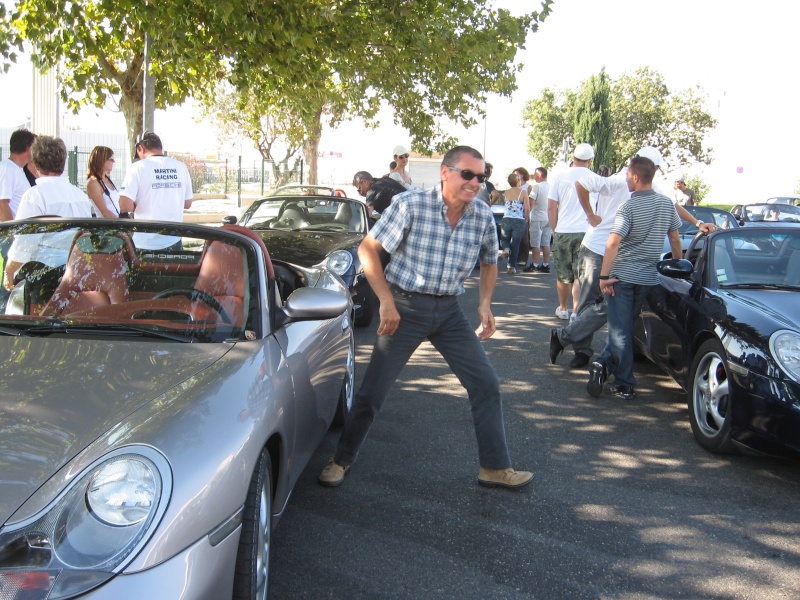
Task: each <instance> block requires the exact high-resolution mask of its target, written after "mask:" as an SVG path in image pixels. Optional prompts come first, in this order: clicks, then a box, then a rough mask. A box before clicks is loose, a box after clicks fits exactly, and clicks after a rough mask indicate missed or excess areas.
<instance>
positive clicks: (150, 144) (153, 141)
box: [136, 131, 164, 150]
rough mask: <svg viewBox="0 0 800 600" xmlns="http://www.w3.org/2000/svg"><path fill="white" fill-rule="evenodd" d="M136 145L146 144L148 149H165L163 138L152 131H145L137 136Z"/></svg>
mask: <svg viewBox="0 0 800 600" xmlns="http://www.w3.org/2000/svg"><path fill="white" fill-rule="evenodd" d="M136 145H137V146H144V147H145V148H147V149H148V150H163V149H164V146H162V145H161V138H160V137H158V136H157V135H156V134H155V133H153V132H152V131H143V132H142V133H140V134H139V135H138V136H137V137H136Z"/></svg>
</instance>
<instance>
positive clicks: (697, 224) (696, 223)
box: [694, 219, 705, 227]
mask: <svg viewBox="0 0 800 600" xmlns="http://www.w3.org/2000/svg"><path fill="white" fill-rule="evenodd" d="M703 223H705V221H702V220H700V219H697V221H695V223H694V226H695V227H700V225H702V224H703Z"/></svg>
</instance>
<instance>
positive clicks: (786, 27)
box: [0, 0, 800, 204]
mask: <svg viewBox="0 0 800 600" xmlns="http://www.w3.org/2000/svg"><path fill="white" fill-rule="evenodd" d="M498 4H501V5H505V6H506V7H507V8H509V9H510V10H512V11H514V10H520V8H521V7H524V8H528V7H530V6H533V5H534V3H533V2H530V1H529V0H500V1H499V2H498ZM797 23H800V3H798V2H786V1H785V0H782V1H780V2H779V1H778V0H762V1H761V2H759V3H754V2H747V3H746V2H744V1H741V0H727V1H726V0H670V1H669V2H661V3H652V2H651V3H646V2H641V1H636V0H606V1H602V0H555V2H554V4H553V8H552V13H551V14H550V15H549V16H548V17H547V19H546V20H545V21H544V22H543V23H542V24H541V26H540V28H539V31H537V32H536V33H533V34H530V35H529V37H528V41H527V44H526V47H525V48H524V49H521V50H520V51H519V53H518V55H517V60H518V62H520V63H522V64H523V65H524V69H523V71H522V73H521V75H520V77H519V80H518V86H519V89H518V90H517V91H516V92H515V93H514V94H513V96H512V97H511V98H501V97H492V98H490V99H489V101H488V103H487V117H486V120H485V122H484V121H483V120H481V122H480V123H479V124H478V125H477V126H475V127H473V128H471V129H469V130H465V129H463V128H461V127H456V126H453V127H450V128H449V129H450V130H451V131H452V133H453V134H454V135H456V137H457V138H458V140H459V142H460V143H464V144H468V145H471V146H474V147H475V148H477V149H478V150H480V151H481V152H483V153H484V154H485V156H486V158H487V160H489V161H491V162H492V163H493V164H494V165H495V173H494V174H495V177H494V178H495V179H496V180H498V182H501V183H505V181H504V179H505V175H506V174H507V173H508V172H509V171H511V170H513V169H514V168H516V167H518V166H525V167H526V168H528V169H529V170H532V169H533V168H534V167H536V166H538V161H536V159H535V158H534V157H531V156H530V155H529V154H528V152H527V150H526V137H527V130H526V129H525V127H524V125H523V123H522V117H521V114H522V110H523V107H524V105H525V103H526V102H527V101H529V100H532V99H534V98H536V97H537V96H538V95H539V94H540V93H541V91H542V89H544V88H546V87H550V88H561V89H563V88H576V87H577V86H578V85H579V84H580V83H581V82H582V81H584V80H585V79H587V78H588V77H589V76H591V75H592V74H594V73H597V72H599V71H600V69H601V68H603V67H605V69H606V72H607V73H608V74H609V76H610V77H612V78H616V77H618V76H620V75H622V74H623V73H627V72H631V71H634V70H635V69H637V68H640V67H645V66H646V67H649V68H651V69H654V70H656V71H659V72H660V73H661V74H662V75H663V76H664V78H665V81H666V83H667V85H668V87H669V88H670V90H671V91H673V92H675V91H678V90H681V89H686V88H690V87H695V86H698V85H699V86H700V87H702V88H703V90H704V91H705V93H706V95H707V99H708V100H707V102H708V103H707V110H708V112H709V113H710V114H711V115H712V116H713V117H714V118H716V119H717V120H718V125H717V128H716V129H715V130H714V131H713V132H712V134H711V135H710V136H709V139H708V142H709V145H710V146H711V147H712V148H713V157H714V160H713V161H712V163H711V164H710V165H697V166H694V167H692V168H688V169H686V168H674V169H673V170H672V171H671V172H668V173H667V174H666V175H665V176H664V179H665V180H667V182H668V183H670V184H671V182H672V181H674V179H676V178H677V177H679V176H686V175H699V176H700V177H702V178H703V180H704V181H705V182H706V183H707V184H708V185H709V186H710V193H709V196H708V201H709V202H719V203H729V204H738V203H748V202H758V201H762V200H763V199H766V198H768V197H770V196H774V195H779V194H786V193H792V192H793V191H794V190H795V188H796V187H797V186H798V184H800V166H798V165H797V163H795V162H793V161H787V160H785V159H783V157H789V156H791V153H792V152H794V151H795V148H796V147H798V146H800V119H798V118H797V117H796V110H795V107H796V104H797V100H796V98H797V96H798V88H800V83H796V82H795V81H794V76H795V73H796V69H794V68H793V66H792V65H794V63H795V62H796V56H797V54H798V50H797V49H796V46H797V44H796V41H795V39H796V35H797V34H796V27H797ZM30 80H31V75H30V65H29V64H25V62H24V61H22V62H21V63H20V64H19V65H16V66H14V67H12V69H11V70H10V71H9V73H8V74H5V75H0V89H2V91H3V93H2V94H0V126H6V127H11V126H16V125H19V124H20V123H23V122H24V121H25V119H26V118H27V117H28V116H29V115H30V113H31V108H30V104H31V91H30V90H31V85H32V84H31V81H30ZM12 90H13V93H9V92H10V91H12ZM198 118H199V111H197V110H196V109H193V108H192V107H190V106H185V107H179V108H172V109H169V111H167V112H163V111H158V112H157V113H156V117H155V130H156V132H158V133H159V134H160V135H161V137H162V139H163V140H164V145H165V147H166V148H167V149H168V150H171V151H175V152H180V151H187V150H192V149H193V150H195V151H197V150H198V149H200V152H201V153H205V154H213V153H215V152H216V151H217V144H216V136H215V132H214V130H213V129H212V128H211V127H210V126H209V125H208V124H206V123H203V122H198ZM380 118H381V126H380V127H379V128H378V129H376V130H368V129H365V128H364V126H363V124H362V123H361V122H351V123H346V124H344V125H342V126H341V127H339V128H338V129H337V130H335V131H325V132H324V133H323V137H322V140H321V143H320V150H322V151H325V152H336V153H340V154H341V156H342V158H331V159H325V160H324V161H321V162H322V165H321V171H322V170H323V169H325V171H326V173H327V174H328V176H329V177H334V178H336V180H337V181H338V182H341V183H344V182H346V181H348V180H349V179H350V178H351V177H352V173H354V172H355V171H358V170H362V169H363V170H367V171H370V172H372V173H373V174H383V173H384V172H386V170H388V163H389V161H390V160H391V158H392V157H391V154H392V148H394V146H395V145H397V144H405V145H408V142H409V136H408V134H407V133H406V132H405V131H404V130H403V129H402V128H400V127H399V126H397V125H396V124H394V122H393V114H392V112H391V111H390V110H388V109H387V110H384V111H383V112H382V113H381V117H380ZM66 122H67V123H68V124H75V125H79V126H80V127H81V128H82V129H86V130H91V129H93V128H103V129H113V130H118V131H120V132H124V119H123V118H122V116H121V114H119V113H113V112H112V111H110V110H106V111H101V112H99V113H98V111H96V110H93V109H92V110H87V111H84V112H83V113H82V114H81V115H80V116H78V117H76V116H71V115H70V116H68V117H66ZM241 150H242V152H243V153H244V154H251V153H252V152H253V151H252V149H251V148H248V147H247V143H245V144H243V145H242V147H241ZM782 159H783V160H782ZM546 166H547V165H546ZM411 175H412V177H413V170H412V173H411Z"/></svg>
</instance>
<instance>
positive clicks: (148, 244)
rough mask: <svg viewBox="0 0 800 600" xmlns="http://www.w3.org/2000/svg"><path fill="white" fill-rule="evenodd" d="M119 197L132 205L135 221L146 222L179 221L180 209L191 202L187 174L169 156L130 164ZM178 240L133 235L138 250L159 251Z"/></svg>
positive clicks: (150, 158)
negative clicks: (130, 201)
mask: <svg viewBox="0 0 800 600" xmlns="http://www.w3.org/2000/svg"><path fill="white" fill-rule="evenodd" d="M120 195H122V196H127V197H128V198H131V199H132V200H133V201H134V202H135V203H136V208H135V209H134V213H133V214H134V218H135V219H144V220H150V221H176V222H178V223H180V222H182V221H183V205H184V202H185V201H186V200H190V199H191V198H192V195H193V192H192V180H191V178H190V177H189V170H188V169H187V168H186V165H184V164H183V163H182V162H180V161H179V160H175V159H174V158H171V157H169V156H164V155H155V156H148V157H147V158H143V159H142V160H139V161H136V162H135V163H133V164H132V165H131V166H130V168H129V169H128V172H127V173H126V174H125V180H124V181H123V182H122V187H121V188H120ZM176 241H178V238H172V237H170V236H163V235H158V234H149V233H137V234H135V235H134V243H135V244H136V246H137V247H139V248H147V249H151V250H160V249H162V248H166V247H168V246H171V245H172V244H174V243H175V242H176Z"/></svg>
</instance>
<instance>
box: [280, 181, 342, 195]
mask: <svg viewBox="0 0 800 600" xmlns="http://www.w3.org/2000/svg"><path fill="white" fill-rule="evenodd" d="M269 195H270V196H337V197H339V198H346V197H347V193H346V192H345V191H344V190H343V189H340V188H335V187H333V186H329V185H311V184H307V183H305V184H304V183H287V184H286V185H282V186H279V187H277V188H275V189H274V190H272V191H271V192H270V193H269Z"/></svg>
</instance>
